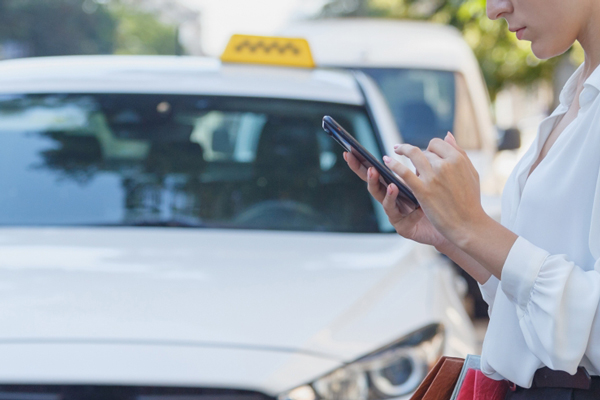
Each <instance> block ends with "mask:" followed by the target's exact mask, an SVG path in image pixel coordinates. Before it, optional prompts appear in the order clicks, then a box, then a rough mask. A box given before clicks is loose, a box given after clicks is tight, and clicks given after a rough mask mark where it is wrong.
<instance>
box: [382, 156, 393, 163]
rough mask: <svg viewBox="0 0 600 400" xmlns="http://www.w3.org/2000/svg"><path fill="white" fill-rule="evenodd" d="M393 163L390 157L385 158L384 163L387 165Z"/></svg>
mask: <svg viewBox="0 0 600 400" xmlns="http://www.w3.org/2000/svg"><path fill="white" fill-rule="evenodd" d="M391 161H392V159H391V158H389V157H388V156H383V162H384V163H386V164H387V163H389V162H391Z"/></svg>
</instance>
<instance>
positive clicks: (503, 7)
mask: <svg viewBox="0 0 600 400" xmlns="http://www.w3.org/2000/svg"><path fill="white" fill-rule="evenodd" d="M512 11H513V6H512V0H487V16H488V18H489V19H492V20H496V19H498V18H501V17H503V16H504V14H510V13H512Z"/></svg>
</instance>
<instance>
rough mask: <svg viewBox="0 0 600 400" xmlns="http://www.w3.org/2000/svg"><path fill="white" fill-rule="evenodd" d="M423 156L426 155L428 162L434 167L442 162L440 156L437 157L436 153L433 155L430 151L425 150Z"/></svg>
mask: <svg viewBox="0 0 600 400" xmlns="http://www.w3.org/2000/svg"><path fill="white" fill-rule="evenodd" d="M423 154H424V155H425V157H427V160H428V161H429V163H430V164H431V165H433V164H435V163H436V162H438V161H440V160H441V158H440V156H438V155H437V154H435V153H432V152H430V151H429V150H425V151H424V152H423Z"/></svg>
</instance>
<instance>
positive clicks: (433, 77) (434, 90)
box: [361, 68, 481, 150]
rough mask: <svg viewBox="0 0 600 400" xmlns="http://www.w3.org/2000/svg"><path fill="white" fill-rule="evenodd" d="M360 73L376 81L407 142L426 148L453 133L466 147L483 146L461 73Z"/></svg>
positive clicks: (389, 70) (395, 70)
mask: <svg viewBox="0 0 600 400" xmlns="http://www.w3.org/2000/svg"><path fill="white" fill-rule="evenodd" d="M361 71H363V72H364V73H366V74H367V75H369V76H370V77H371V78H373V80H375V82H377V84H378V86H379V88H380V89H381V91H382V93H383V95H384V97H385V98H386V100H387V102H388V104H389V106H390V110H391V111H392V114H393V115H394V118H395V120H396V124H397V126H398V129H399V131H400V133H401V134H402V138H403V139H404V141H406V142H407V143H410V144H412V145H414V146H418V147H421V148H426V147H427V145H428V144H429V141H430V140H431V139H433V138H436V137H437V138H443V137H444V136H445V135H446V132H448V131H451V132H453V133H454V135H455V136H456V139H457V141H458V142H459V144H460V145H461V146H462V147H463V148H465V149H467V150H474V149H478V148H480V147H481V143H480V142H479V133H478V132H477V129H478V128H477V124H476V118H475V115H474V111H473V105H472V103H471V99H470V96H469V94H468V90H467V88H466V84H465V80H464V78H463V77H462V75H460V74H459V73H456V72H451V71H437V70H426V69H400V68H362V69H361Z"/></svg>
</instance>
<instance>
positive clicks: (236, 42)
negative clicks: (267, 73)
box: [221, 35, 315, 68]
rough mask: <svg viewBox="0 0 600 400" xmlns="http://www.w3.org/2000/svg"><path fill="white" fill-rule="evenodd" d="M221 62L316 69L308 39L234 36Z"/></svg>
mask: <svg viewBox="0 0 600 400" xmlns="http://www.w3.org/2000/svg"><path fill="white" fill-rule="evenodd" d="M221 61H224V62H237V63H251V64H269V65H284V66H288V67H304V68H314V67H315V62H314V61H313V58H312V54H311V53H310V47H309V45H308V42H307V41H306V39H299V38H285V37H271V36H248V35H233V36H232V37H231V39H230V40H229V43H228V44H227V47H226V48H225V51H224V52H223V55H221Z"/></svg>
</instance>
